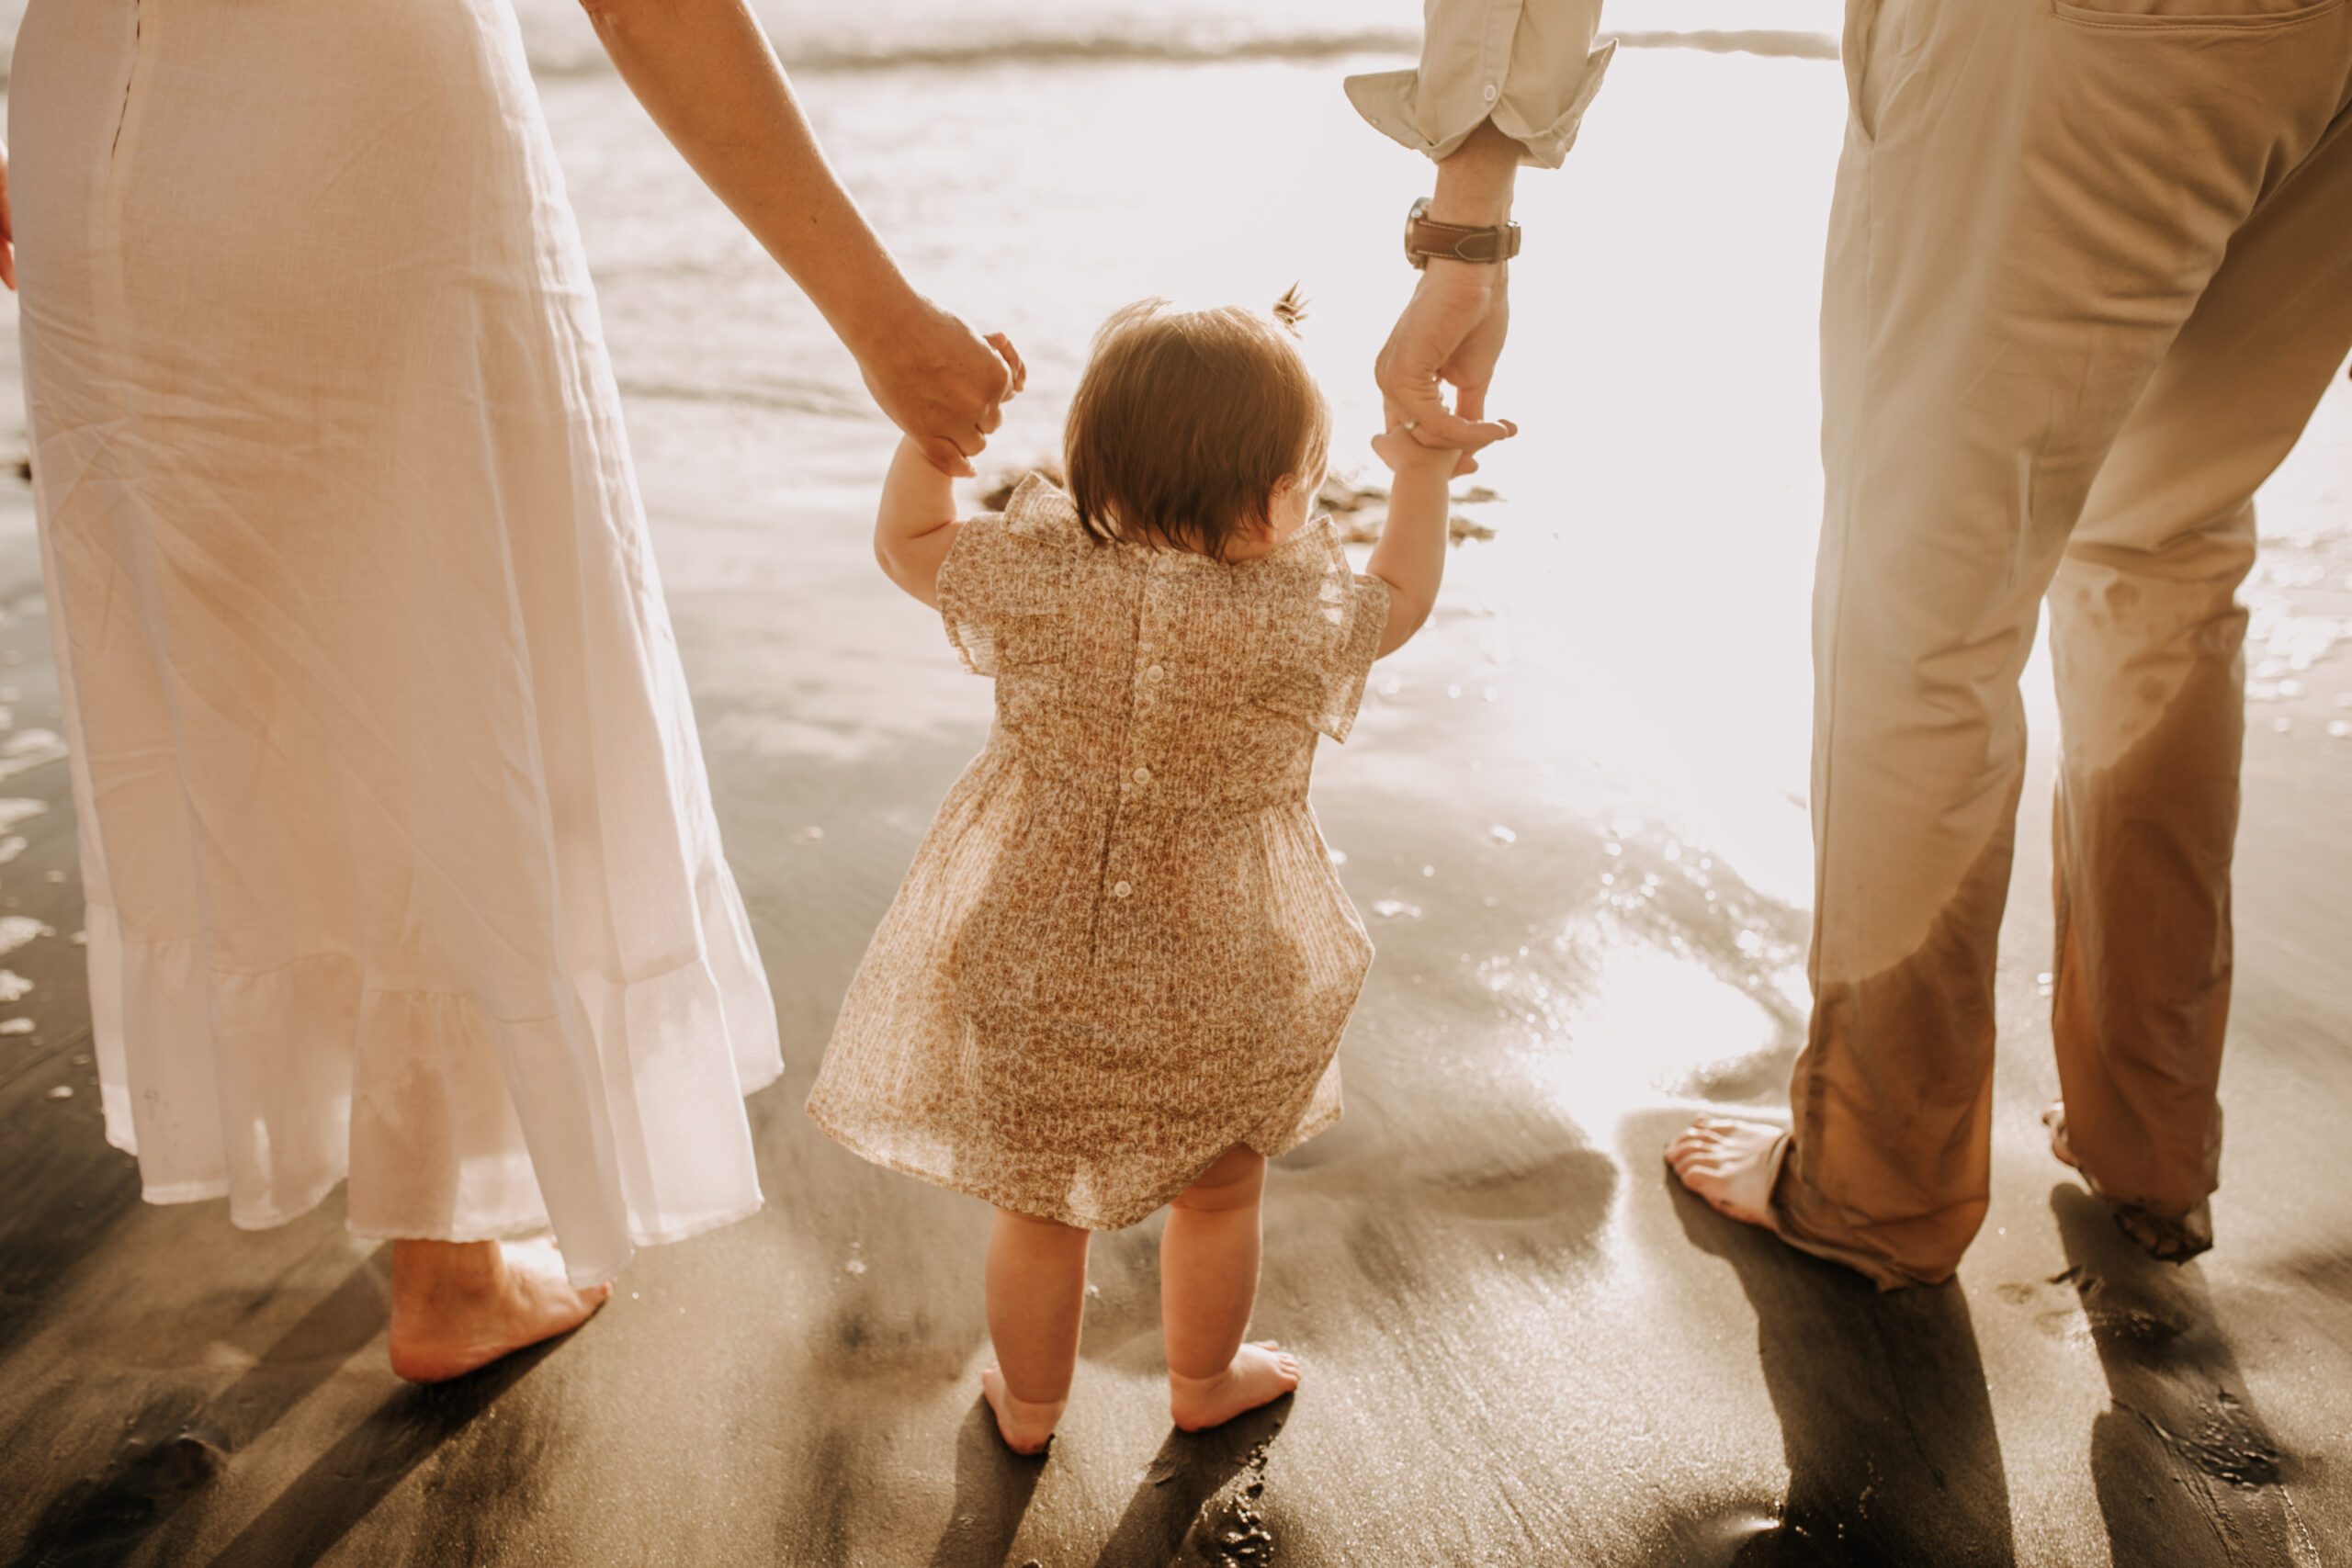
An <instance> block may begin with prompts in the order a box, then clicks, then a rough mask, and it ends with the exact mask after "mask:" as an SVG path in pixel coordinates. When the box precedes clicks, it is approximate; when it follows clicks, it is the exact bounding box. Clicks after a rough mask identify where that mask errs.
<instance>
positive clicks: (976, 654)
mask: <svg viewBox="0 0 2352 1568" xmlns="http://www.w3.org/2000/svg"><path fill="white" fill-rule="evenodd" d="M1011 542H1012V536H1011V533H1010V531H1009V530H1008V529H1007V528H1006V527H1005V525H1004V517H1003V515H1002V514H1001V513H994V512H983V513H980V514H979V515H978V516H977V517H973V518H970V519H967V521H966V522H964V523H963V524H962V525H960V526H958V527H957V528H956V542H955V543H954V544H953V545H951V546H949V547H948V549H947V558H946V559H945V560H944V561H942V562H940V563H939V586H938V590H937V592H938V594H939V614H940V617H941V618H942V619H943V620H944V621H945V622H946V625H947V640H948V642H949V643H951V644H952V645H954V647H955V649H956V654H957V655H958V657H960V658H961V659H962V660H964V668H965V669H967V670H969V671H971V672H972V673H973V674H975V675H994V674H995V673H996V672H997V648H996V622H997V613H998V607H999V605H1000V604H1001V603H1002V600H1003V579H1004V576H1005V568H1006V564H1007V563H1006V560H1005V555H1006V550H1007V547H1008V546H1009V545H1010V544H1011Z"/></svg>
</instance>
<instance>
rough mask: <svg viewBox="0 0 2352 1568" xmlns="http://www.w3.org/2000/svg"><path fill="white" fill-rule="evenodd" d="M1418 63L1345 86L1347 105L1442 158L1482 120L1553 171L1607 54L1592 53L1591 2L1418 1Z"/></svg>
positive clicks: (1595, 11) (1572, 139) (1604, 49)
mask: <svg viewBox="0 0 2352 1568" xmlns="http://www.w3.org/2000/svg"><path fill="white" fill-rule="evenodd" d="M1422 25H1423V31H1422V38H1421V63H1420V68H1419V70H1416V71H1380V72H1375V73H1372V74H1370V75H1366V76H1351V77H1349V78H1348V81H1347V89H1348V99H1349V101H1350V102H1351V103H1352V104H1354V105H1355V106H1356V109H1357V112H1358V113H1360V114H1362V115H1363V118H1366V119H1368V120H1370V121H1371V122H1372V123H1373V124H1374V126H1375V127H1377V128H1378V129H1379V130H1381V131H1383V132H1385V134H1387V135H1388V136H1391V137H1394V138H1395V139H1396V140H1397V141H1401V142H1403V143H1404V144H1405V145H1406V146H1408V147H1410V148H1411V149H1413V151H1415V152H1425V153H1427V154H1429V156H1430V157H1431V158H1442V157H1445V156H1446V155H1447V154H1448V153H1450V152H1453V150H1454V149H1455V148H1457V147H1459V146H1461V145H1462V143H1463V141H1464V140H1465V139H1466V138H1467V137H1468V136H1469V134H1470V133H1471V132H1472V131H1474V130H1477V129H1478V126H1479V124H1480V123H1481V122H1482V121H1485V120H1488V119H1491V120H1493V121H1494V122H1495V129H1496V130H1499V131H1501V132H1502V133H1503V134H1504V135H1505V136H1508V137H1510V138H1511V139H1512V140H1513V141H1517V142H1518V143H1519V144H1520V145H1521V146H1522V147H1524V148H1525V149H1526V150H1527V151H1526V152H1525V153H1524V154H1523V155H1522V156H1521V160H1520V161H1521V163H1524V164H1537V165H1540V166H1541V167H1544V168H1547V169H1556V168H1558V167H1559V166H1560V164H1562V163H1563V162H1564V161H1565V160H1566V158H1567V155H1568V149H1569V148H1571V147H1573V146H1575V145H1576V140H1577V126H1578V125H1580V124H1581V123H1583V120H1584V111H1585V107H1586V106H1587V105H1589V104H1590V103H1591V102H1592V96H1593V95H1594V94H1595V93H1597V92H1599V91H1600V78H1601V76H1602V75H1603V73H1606V72H1607V71H1608V69H1609V60H1610V57H1611V55H1613V54H1615V53H1616V51H1617V41H1616V39H1610V40H1609V42H1607V43H1605V44H1603V45H1602V46H1601V47H1600V48H1599V49H1595V48H1593V47H1592V39H1593V35H1594V34H1595V33H1596V32H1598V31H1600V0H1424V4H1423V6H1422Z"/></svg>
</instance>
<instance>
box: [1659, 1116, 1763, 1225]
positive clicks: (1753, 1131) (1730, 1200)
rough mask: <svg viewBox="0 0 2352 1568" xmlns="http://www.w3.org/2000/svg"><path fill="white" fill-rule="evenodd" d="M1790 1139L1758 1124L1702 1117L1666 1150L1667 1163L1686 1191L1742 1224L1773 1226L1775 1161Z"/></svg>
mask: <svg viewBox="0 0 2352 1568" xmlns="http://www.w3.org/2000/svg"><path fill="white" fill-rule="evenodd" d="M1787 1136H1788V1134H1786V1133H1783V1132H1781V1130H1780V1129H1779V1128H1778V1127H1768V1126H1766V1125H1764V1124H1763V1123H1762V1122H1733V1121H1728V1120H1725V1119H1724V1118H1722V1117H1718V1116H1702V1117H1700V1118H1699V1119H1698V1120H1697V1121H1696V1122H1691V1125H1690V1126H1689V1127H1688V1128H1686V1129H1684V1131H1683V1134H1682V1135H1681V1136H1680V1137H1679V1138H1677V1139H1675V1140H1674V1142H1672V1143H1670V1144H1668V1145H1666V1163H1667V1164H1668V1165H1670V1166H1672V1167H1673V1168H1674V1174H1675V1176H1676V1177H1677V1179H1679V1180H1680V1181H1681V1183H1682V1185H1683V1186H1685V1187H1688V1188H1689V1189H1691V1191H1693V1192H1695V1193H1697V1194H1698V1195H1699V1196H1700V1197H1702V1198H1704V1199H1705V1200H1706V1201H1708V1202H1709V1203H1710V1204H1712V1205H1713V1207H1714V1209H1715V1212H1716V1213H1721V1214H1724V1215H1727V1216H1729V1217H1730V1218H1732V1219H1735V1220H1737V1221H1739V1222H1740V1223H1741V1224H1749V1225H1762V1226H1764V1227H1765V1228H1766V1229H1768V1230H1769V1229H1770V1228H1771V1224H1772V1179H1773V1177H1774V1176H1775V1175H1776V1174H1777V1173H1778V1171H1779V1168H1780V1167H1779V1165H1778V1163H1777V1162H1776V1161H1775V1159H1774V1158H1773V1156H1774V1153H1775V1151H1777V1150H1778V1149H1779V1147H1780V1145H1781V1139H1783V1138H1785V1137H1787Z"/></svg>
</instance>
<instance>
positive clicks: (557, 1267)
mask: <svg viewBox="0 0 2352 1568" xmlns="http://www.w3.org/2000/svg"><path fill="white" fill-rule="evenodd" d="M612 1293H613V1288H612V1287H611V1286H610V1285H595V1286H592V1287H591V1288H589V1289H587V1290H584V1291H582V1290H575V1289H573V1288H572V1285H571V1281H569V1280H566V1279H565V1278H564V1273H563V1254H562V1253H560V1252H558V1251H557V1250H556V1246H555V1242H554V1240H553V1239H552V1238H551V1237H540V1238H538V1239H537V1240H533V1241H517V1242H498V1241H395V1242H394V1243H392V1332H391V1353H392V1371H395V1372H398V1373H399V1374H400V1375H401V1376H402V1377H404V1378H406V1379H408V1381H409V1382H443V1381H445V1380H447V1379H449V1378H455V1377H463V1376H464V1375H465V1374H466V1373H468V1372H470V1371H474V1370H475V1369H476V1368H478V1367H484V1366H487V1365H489V1364H490V1363H491V1362H492V1361H495V1360H496V1359H499V1358H500V1357H501V1356H503V1355H507V1354H509V1353H510V1352H512V1351H515V1350H520V1349H522V1348H524V1347H525V1346H526V1345H536V1344H537V1343H538V1342H539V1341H540V1340H542V1339H552V1338H553V1337H556V1336H557V1335H559V1334H562V1333H566V1332H568V1331H569V1330H571V1329H574V1328H577V1327H579V1326H580V1325H582V1324H583V1323H585V1322H587V1321H588V1319H589V1317H590V1316H591V1315H593V1314H594V1313H595V1311H596V1309H597V1308H598V1307H600V1306H603V1305H604V1304H605V1299H606V1298H607V1297H609V1296H610V1295H611V1294H612Z"/></svg>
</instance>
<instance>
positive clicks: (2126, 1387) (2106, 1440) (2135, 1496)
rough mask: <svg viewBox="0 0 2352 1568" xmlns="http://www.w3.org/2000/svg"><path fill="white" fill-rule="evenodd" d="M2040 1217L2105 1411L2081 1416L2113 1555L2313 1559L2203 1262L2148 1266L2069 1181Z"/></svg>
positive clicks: (2285, 1472)
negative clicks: (2049, 1222) (2095, 1369)
mask: <svg viewBox="0 0 2352 1568" xmlns="http://www.w3.org/2000/svg"><path fill="white" fill-rule="evenodd" d="M2050 1208H2051V1212H2052V1213H2053V1214H2055V1215H2056V1216H2057V1220H2058V1232H2059V1235H2060V1236H2061V1237H2062V1238H2063V1239H2064V1243H2065V1247H2066V1261H2067V1263H2068V1264H2069V1265H2071V1267H2069V1268H2068V1269H2067V1270H2066V1271H2065V1273H2064V1274H2061V1275H2059V1276H2058V1278H2057V1279H2056V1280H2052V1283H2053V1284H2057V1283H2064V1284H2069V1285H2072V1286H2073V1287H2074V1290H2075V1295H2076V1297H2077V1298H2078V1299H2079V1300H2080V1302H2081V1303H2082V1309H2083V1315H2084V1317H2085V1318H2086V1320H2087V1321H2088V1323H2089V1325H2090V1331H2091V1343H2092V1344H2093V1345H2095V1346H2096V1347H2098V1360H2099V1368H2100V1370H2101V1371H2104V1372H2105V1373H2106V1374H2107V1387H2108V1394H2109V1399H2110V1400H2111V1401H2112V1408H2110V1409H2109V1410H2108V1411H2106V1412H2105V1413H2104V1414H2102V1415H2101V1416H2099V1417H2098V1420H2096V1421H2094V1422H2093V1423H2092V1424H2091V1476H2092V1479H2093V1481H2094V1483H2096V1484H2097V1486H2098V1506H2099V1512H2100V1513H2101V1514H2102V1515H2104V1516H2105V1517H2106V1521H2107V1535H2108V1540H2109V1541H2110V1542H2111V1543H2112V1544H2113V1548H2114V1556H2115V1561H2116V1562H2118V1563H2127V1562H2150V1563H2154V1562H2161V1563H2165V1564H2166V1565H2167V1568H2197V1565H2199V1564H2203V1563H2213V1564H2231V1565H2234V1564H2239V1563H2249V1562H2265V1563H2268V1562H2276V1563H2282V1564H2301V1563H2316V1562H2320V1561H2321V1558H2320V1554H2319V1550H2318V1545H2317V1543H2316V1542H2315V1541H2314V1540H2312V1534H2311V1531H2310V1530H2309V1529H2308V1528H2306V1527H2305V1525H2304V1524H2303V1521H2302V1519H2301V1516H2300V1515H2299V1514H2298V1513H2297V1511H2296V1508H2295V1502H2294V1498H2293V1497H2292V1496H2291V1495H2290V1493H2289V1490H2288V1483H2289V1481H2290V1473H2289V1472H2290V1469H2291V1468H2292V1467H2291V1465H2290V1461H2289V1460H2288V1459H2287V1458H2286V1456H2284V1455H2282V1454H2280V1453H2279V1451H2278V1445H2277V1444H2276V1443H2275V1442H2273V1441H2272V1440H2271V1437H2270V1433H2269V1431H2268V1429H2267V1428H2266V1427H2264V1426H2263V1423H2262V1418H2261V1417H2260V1416H2258V1415H2256V1413H2255V1408H2254V1403H2253V1401H2252V1400H2251V1399H2249V1398H2248V1397H2247V1395H2246V1390H2245V1379H2244V1378H2243V1377H2242V1376H2241V1375H2240V1374H2239V1371H2238V1365H2237V1359H2236V1358H2235V1357H2234V1356H2233V1355H2232V1354H2231V1352H2230V1348H2229V1343H2228V1341H2227V1340H2225V1339H2224V1338H2223V1337H2222V1332H2221V1329H2220V1326H2219V1325H2218V1324H2217V1323H2216V1321H2215V1319H2214V1315H2213V1302H2212V1297H2211V1294H2210V1293H2209V1292H2207V1290H2206V1288H2205V1280H2204V1275H2203V1272H2202V1270H2200V1269H2199V1268H2198V1267H2197V1265H2195V1264H2194V1263H2191V1264H2188V1265H2187V1266H2184V1267H2176V1266H2175V1265H2172V1264H2167V1263H2158V1262H2156V1261H2155V1260H2154V1259H2153V1258H2149V1257H2148V1256H2147V1255H2146V1254H2144V1253H2143V1252H2142V1251H2141V1250H2140V1248H2139V1247H2136V1246H2135V1245H2133V1244H2132V1243H2131V1241H2130V1240H2129V1239H2127V1238H2126V1237H2125V1236H2124V1235H2122V1234H2121V1233H2120V1232H2119V1231H2118V1230H2117V1229H2116V1228H2115V1222H2114V1218H2113V1216H2112V1215H2111V1214H2110V1213H2109V1212H2108V1208H2107V1205H2106V1204H2104V1203H2102V1202H2100V1201H2098V1199H2096V1198H2094V1197H2092V1196H2091V1195H2090V1194H2089V1193H2087V1192H2085V1191H2084V1190H2082V1189H2080V1188H2078V1187H2075V1186H2074V1185H2072V1184H2067V1185H2064V1186H2060V1187H2057V1188H2054V1189H2052V1191H2051V1194H2050Z"/></svg>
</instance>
